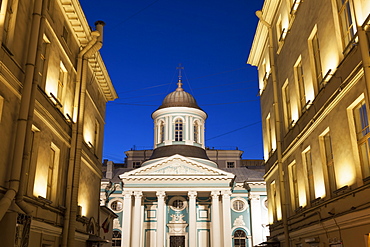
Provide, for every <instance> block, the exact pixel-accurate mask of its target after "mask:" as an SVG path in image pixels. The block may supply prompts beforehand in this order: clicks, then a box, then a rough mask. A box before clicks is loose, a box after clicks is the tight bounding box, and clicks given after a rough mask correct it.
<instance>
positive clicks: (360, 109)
mask: <svg viewBox="0 0 370 247" xmlns="http://www.w3.org/2000/svg"><path fill="white" fill-rule="evenodd" d="M353 117H354V120H355V128H356V135H357V144H358V149H359V152H360V161H361V170H362V176H363V178H368V177H370V157H369V155H370V149H369V146H370V129H369V120H368V119H369V118H368V115H367V109H366V104H365V100H362V101H361V102H360V103H359V104H358V105H357V106H356V107H355V108H354V109H353Z"/></svg>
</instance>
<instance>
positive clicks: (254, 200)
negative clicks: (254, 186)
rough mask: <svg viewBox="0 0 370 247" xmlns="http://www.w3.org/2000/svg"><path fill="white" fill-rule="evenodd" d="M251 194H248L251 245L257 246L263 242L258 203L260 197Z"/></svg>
mask: <svg viewBox="0 0 370 247" xmlns="http://www.w3.org/2000/svg"><path fill="white" fill-rule="evenodd" d="M252 193H253V192H250V196H249V198H250V202H251V207H250V212H252V214H251V221H252V229H253V235H252V238H253V243H254V244H259V243H262V242H263V238H262V229H263V228H262V223H263V221H262V214H261V207H262V206H261V202H260V195H259V194H252Z"/></svg>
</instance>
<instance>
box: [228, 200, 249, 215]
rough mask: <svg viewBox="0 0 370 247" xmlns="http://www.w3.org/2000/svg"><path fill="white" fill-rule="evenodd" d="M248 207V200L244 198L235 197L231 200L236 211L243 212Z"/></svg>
mask: <svg viewBox="0 0 370 247" xmlns="http://www.w3.org/2000/svg"><path fill="white" fill-rule="evenodd" d="M247 207H248V204H247V201H246V200H245V199H243V198H240V197H239V198H234V199H233V200H231V208H232V210H234V211H236V212H242V211H244V210H245V209H246V208H247Z"/></svg>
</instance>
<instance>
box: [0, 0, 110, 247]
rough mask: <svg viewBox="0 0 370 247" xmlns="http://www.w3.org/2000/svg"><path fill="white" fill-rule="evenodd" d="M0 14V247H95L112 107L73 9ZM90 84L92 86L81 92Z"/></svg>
mask: <svg viewBox="0 0 370 247" xmlns="http://www.w3.org/2000/svg"><path fill="white" fill-rule="evenodd" d="M0 4H1V7H0V44H2V45H1V49H0V130H1V133H2V134H1V142H0V157H1V158H0V167H1V169H0V229H1V231H0V241H1V245H2V246H40V247H41V246H50V247H51V246H55V247H56V246H68V247H73V246H97V245H98V243H99V242H100V241H104V239H102V238H101V237H100V233H99V232H100V223H99V222H100V217H101V216H100V213H102V214H104V215H109V214H110V213H109V211H107V210H105V209H103V210H102V211H101V210H100V205H99V188H100V180H101V177H102V173H101V159H102V140H103V132H104V116H105V105H106V102H107V101H111V100H114V99H115V98H117V95H116V92H115V90H114V87H113V85H112V82H111V80H110V78H109V75H108V73H107V70H106V68H105V65H104V62H103V60H102V58H101V56H100V53H99V49H100V48H101V47H102V38H103V26H104V23H103V22H101V21H99V22H96V26H95V27H94V30H92V29H91V28H90V27H89V25H88V23H87V20H86V18H85V16H84V13H83V11H82V9H81V6H80V3H79V2H78V0H63V1H61V0H55V1H54V0H33V1H20V0H3V1H1V3H0ZM87 84H88V86H87Z"/></svg>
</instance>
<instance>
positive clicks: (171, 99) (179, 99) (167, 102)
mask: <svg viewBox="0 0 370 247" xmlns="http://www.w3.org/2000/svg"><path fill="white" fill-rule="evenodd" d="M167 107H191V108H196V109H200V107H199V106H198V104H197V102H196V100H195V99H194V97H193V96H192V95H191V94H190V93H187V92H185V91H184V89H183V88H182V83H181V80H179V82H178V83H177V88H176V90H175V91H174V92H172V93H170V94H168V95H167V96H166V98H164V100H163V102H162V105H161V106H160V107H159V108H158V109H162V108H167Z"/></svg>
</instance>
